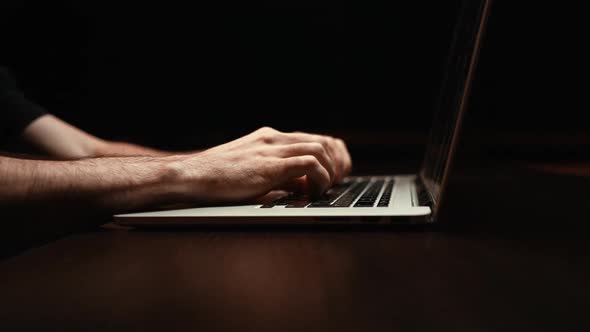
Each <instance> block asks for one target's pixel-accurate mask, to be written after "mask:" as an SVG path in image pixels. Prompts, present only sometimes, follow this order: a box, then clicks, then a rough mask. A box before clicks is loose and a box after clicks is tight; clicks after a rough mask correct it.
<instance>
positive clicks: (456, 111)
mask: <svg viewBox="0 0 590 332" xmlns="http://www.w3.org/2000/svg"><path fill="white" fill-rule="evenodd" d="M491 2H492V0H463V3H462V4H461V9H460V11H459V16H458V20H457V23H456V26H455V32H454V36H453V41H452V44H451V47H450V52H449V58H448V60H447V64H446V73H445V76H444V80H443V84H442V87H441V92H440V95H439V98H438V101H437V104H436V109H435V116H434V121H433V124H432V128H431V131H430V138H429V141H428V145H427V148H426V156H425V158H424V163H423V165H422V169H421V171H420V177H421V179H422V182H423V183H424V186H425V187H426V188H425V189H426V190H427V192H428V193H429V196H430V197H429V198H430V200H431V203H432V210H433V211H432V212H433V213H432V217H433V218H436V217H437V214H438V210H439V209H440V203H441V199H442V196H443V193H444V188H445V186H446V184H447V180H448V175H449V171H450V168H451V162H452V159H453V155H454V153H455V149H456V147H457V141H458V136H459V131H460V128H461V121H462V119H463V114H464V113H465V110H466V108H467V102H468V98H469V93H470V90H471V83H472V81H473V75H474V72H475V67H476V63H477V58H478V55H479V50H480V47H481V42H482V39H483V33H484V30H485V26H486V23H487V18H488V15H489V11H490V5H491Z"/></svg>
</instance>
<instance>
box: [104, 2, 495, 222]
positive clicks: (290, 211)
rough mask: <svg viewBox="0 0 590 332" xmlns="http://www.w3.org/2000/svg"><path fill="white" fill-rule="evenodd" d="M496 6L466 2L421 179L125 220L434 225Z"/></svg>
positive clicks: (370, 182)
mask: <svg viewBox="0 0 590 332" xmlns="http://www.w3.org/2000/svg"><path fill="white" fill-rule="evenodd" d="M491 1H492V0H463V3H462V5H461V9H460V13H459V17H458V20H457V22H456V26H455V32H454V37H453V41H452V44H451V47H450V55H449V59H448V63H447V68H446V74H445V77H444V81H443V84H442V88H441V93H440V96H439V101H438V104H437V108H438V109H437V110H435V111H436V112H435V116H434V121H433V126H432V129H431V132H430V138H429V141H428V144H427V147H426V153H425V158H424V162H423V165H422V167H421V169H420V170H419V171H418V172H417V173H416V174H401V175H389V176H362V177H359V176H357V177H355V176H351V177H347V178H345V179H344V180H343V181H342V182H341V183H340V184H337V185H336V186H334V187H332V188H330V189H329V190H328V191H327V192H326V193H325V194H324V195H323V196H321V197H319V198H317V199H315V200H310V199H309V198H306V197H298V196H296V195H294V194H290V195H286V196H284V197H280V198H278V199H277V200H274V201H271V202H266V203H264V204H259V203H258V204H247V205H226V206H208V207H195V208H183V209H169V210H159V211H148V212H139V213H128V214H119V215H115V216H114V220H115V222H116V223H117V224H119V225H124V226H136V227H142V226H144V227H145V226H176V225H244V224H252V225H261V224H262V225H264V224H270V225H272V224H276V225H289V224H301V225H316V224H318V225H319V224H322V225H323V224H331V225H342V224H347V225H350V224H372V225H393V224H429V223H434V222H436V220H437V217H438V215H439V212H440V209H441V203H442V199H443V196H444V191H445V187H446V185H447V179H448V177H449V173H450V170H451V163H452V161H453V155H454V153H455V149H456V147H457V142H458V136H459V131H460V127H461V121H462V118H463V115H464V113H465V110H466V108H467V103H468V97H469V93H470V90H471V85H472V81H473V75H474V72H475V67H476V63H477V58H478V54H479V51H480V47H481V43H482V39H483V34H484V30H485V26H486V22H487V18H488V15H489V11H490V5H491Z"/></svg>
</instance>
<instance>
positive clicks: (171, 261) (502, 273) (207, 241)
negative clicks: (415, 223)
mask: <svg viewBox="0 0 590 332" xmlns="http://www.w3.org/2000/svg"><path fill="white" fill-rule="evenodd" d="M475 178H476V179H475ZM475 178H474V176H468V175H466V176H465V177H463V178H461V179H460V180H457V181H455V185H456V186H455V187H456V188H457V190H456V191H455V192H453V193H452V195H453V197H455V199H454V201H455V203H453V200H449V205H448V213H447V214H446V215H445V219H446V220H447V221H448V222H450V223H451V224H450V225H451V226H449V227H445V228H443V229H440V230H418V231H387V230H374V231H371V230H359V229H357V230H350V229H348V230H343V229H339V230H325V229H324V230H313V229H291V230H282V231H281V230H272V229H262V230H260V229H259V230H246V229H242V230H225V231H221V230H211V229H209V230H192V231H184V232H180V231H163V232H148V231H134V230H128V229H118V228H116V227H110V226H107V227H105V228H101V229H96V230H94V231H90V232H87V233H78V234H74V235H71V236H68V237H65V238H62V239H60V240H58V241H55V242H53V243H49V244H46V245H44V246H42V247H39V248H36V249H31V250H28V251H26V252H24V253H22V254H20V255H18V256H15V257H11V258H8V259H5V260H4V261H1V262H0V330H2V331H20V330H52V331H77V330H79V331H105V330H106V331H143V330H150V331H151V330H160V331H175V330H183V331H216V330H223V331H228V330H229V331H397V330H401V331H407V330H416V331H440V330H449V331H574V330H579V331H588V330H590V322H589V321H588V320H587V317H586V315H587V311H588V308H589V306H588V301H589V300H590V288H589V286H588V280H590V264H589V257H590V256H589V255H588V254H589V253H590V249H589V247H590V245H589V241H588V229H589V228H588V226H586V225H585V224H584V223H587V222H588V217H587V216H588V214H587V212H586V213H583V212H584V211H587V207H583V208H579V209H572V211H569V212H568V213H561V212H559V213H558V212H555V208H556V206H553V207H552V206H549V205H548V204H547V203H548V202H549V201H552V202H554V205H556V204H558V201H559V200H556V199H550V200H547V199H545V200H543V197H545V198H546V197H547V196H546V195H545V194H543V193H541V192H539V191H538V190H536V189H534V188H533V189H532V191H533V194H532V195H531V196H529V197H524V198H520V200H518V197H517V196H513V197H511V196H510V194H509V193H508V194H507V193H506V192H502V191H500V190H499V189H498V188H503V189H507V187H506V186H509V185H510V184H511V183H512V185H513V186H514V183H519V185H517V187H518V188H520V189H516V190H510V191H509V192H514V193H515V194H520V191H519V190H521V191H530V190H531V189H530V187H529V188H526V187H527V186H526V185H521V184H522V183H521V182H515V181H514V179H510V178H509V177H502V176H499V175H498V176H497V177H496V178H493V181H491V183H496V187H494V186H493V185H487V186H485V187H484V186H482V185H481V183H480V180H481V178H478V177H475ZM520 179H522V178H520ZM551 179H555V178H554V177H548V178H547V179H546V180H543V181H537V180H535V181H532V182H534V183H537V184H539V186H540V187H543V186H545V187H546V188H547V189H548V190H547V191H546V192H547V193H553V194H554V195H556V196H567V195H568V193H567V192H564V191H562V190H563V188H558V187H559V186H555V185H553V184H552V180H551ZM584 181H585V182H584ZM581 182H584V183H583V186H582V183H581ZM588 182H589V181H588V179H583V178H579V177H567V178H563V179H561V178H560V179H559V180H556V183H558V184H559V185H562V184H567V185H568V186H569V185H571V184H573V188H578V189H576V190H580V191H578V192H577V195H582V194H583V193H584V192H585V193H587V191H582V188H584V189H585V188H587V187H586V185H587V184H588ZM467 184H472V186H471V187H470V186H467ZM576 184H580V186H579V187H576ZM477 188H479V190H480V191H481V192H483V193H484V194H485V193H486V192H487V193H488V194H489V193H491V194H492V196H493V194H494V193H496V194H498V193H499V195H497V196H498V197H504V198H505V199H504V200H502V202H503V203H502V204H499V201H498V200H497V198H490V197H492V196H480V195H475V194H474V192H473V191H472V190H477ZM508 189H509V188H508ZM558 190H559V191H558ZM461 193H463V195H462V194H461ZM585 195H586V196H585V197H588V195H587V194H585ZM449 197H450V196H449ZM470 197H471V200H469V199H470ZM566 198H567V199H566V200H565V202H566V203H565V204H567V205H569V206H574V207H578V206H579V205H580V203H583V201H585V200H586V199H585V198H584V197H583V195H582V196H575V195H574V196H572V197H566ZM535 200H536V201H535ZM457 201H462V202H461V203H463V206H462V208H458V207H457V205H456V203H457ZM484 201H485V203H486V204H483V205H482V204H479V205H478V204H477V203H478V202H479V203H483V202H484ZM465 204H467V206H468V207H467V208H466V207H465ZM482 206H487V208H486V207H482ZM527 206H528V207H531V206H532V207H534V209H535V211H538V212H534V213H523V211H525V209H523V207H527ZM518 207H520V208H521V209H520V211H519V210H518ZM550 211H553V212H550ZM458 221H460V222H458ZM453 225H455V226H453ZM457 225H458V226H457Z"/></svg>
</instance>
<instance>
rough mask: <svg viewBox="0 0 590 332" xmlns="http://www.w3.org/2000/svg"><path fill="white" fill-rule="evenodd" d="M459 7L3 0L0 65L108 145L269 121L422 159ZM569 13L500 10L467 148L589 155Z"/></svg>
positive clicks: (212, 136)
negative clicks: (116, 140) (114, 140)
mask: <svg viewBox="0 0 590 332" xmlns="http://www.w3.org/2000/svg"><path fill="white" fill-rule="evenodd" d="M459 3H460V1H458V0H452V1H451V0H449V1H408V2H398V1H396V2H392V1H350V2H341V1H339V2H328V1H296V2H295V1H268V2H248V3H247V4H244V3H243V2H242V3H228V2H218V3H217V4H216V5H208V6H202V5H200V6H195V5H194V4H193V3H190V2H188V3H187V2H180V1H167V2H165V3H155V4H147V3H141V4H137V3H134V2H131V1H116V2H112V1H63V0H62V1H48V2H45V1H3V2H2V5H1V6H2V8H1V9H0V22H1V23H0V24H1V26H0V29H1V34H2V36H1V37H2V39H1V40H2V44H1V47H2V48H1V52H0V64H2V65H5V66H8V67H10V68H11V69H12V71H13V72H14V74H15V76H16V77H17V78H18V80H19V83H20V85H21V87H22V88H23V89H24V91H25V93H26V95H27V96H28V97H29V98H31V99H33V100H35V101H37V102H38V103H40V104H41V105H43V106H45V107H46V108H47V109H48V110H49V111H50V112H52V113H54V114H56V115H58V116H60V117H62V118H64V119H65V120H67V121H69V122H71V123H74V124H75V125H78V126H80V127H82V128H83V129H85V130H87V131H90V132H92V133H94V134H96V135H99V136H101V137H105V138H111V139H121V140H130V141H134V142H138V143H143V144H148V145H151V146H156V147H160V148H169V149H189V148H200V147H206V146H210V145H212V144H217V143H221V142H224V141H227V140H229V139H232V138H235V137H237V136H239V135H242V134H245V133H248V132H250V131H252V130H254V129H256V128H258V127H260V126H263V125H269V126H272V127H275V128H277V129H281V130H303V131H321V132H326V133H330V134H334V135H338V136H342V137H344V138H345V139H347V141H348V142H349V144H350V148H351V150H352V152H353V157H355V158H356V159H357V160H359V159H361V160H370V159H371V158H375V157H374V156H375V154H374V152H377V151H379V150H380V151H385V152H386V154H385V155H386V156H389V157H391V158H392V159H396V158H399V159H411V160H419V159H420V158H421V155H422V149H421V147H422V145H423V143H424V141H425V135H426V134H427V132H428V129H429V127H430V118H431V111H432V109H433V105H434V103H435V96H436V94H437V89H438V84H439V82H440V81H441V78H442V74H443V64H444V62H445V56H446V52H447V49H448V46H449V40H450V37H451V32H452V28H453V25H454V23H455V19H456V13H457V8H458V5H459ZM577 12H580V10H579V9H576V8H573V7H571V5H566V4H561V3H559V4H558V3H545V2H543V3H539V2H526V1H525V2H522V1H518V2H514V1H506V0H498V1H496V3H495V7H494V8H493V11H492V16H491V18H490V25H489V29H488V35H487V37H488V38H487V39H486V42H485V44H484V49H483V50H482V56H481V62H480V66H479V71H478V74H477V76H476V82H475V86H474V94H473V98H472V104H471V109H470V112H469V113H468V116H467V126H466V128H465V135H464V139H463V144H464V145H466V146H468V147H469V149H470V150H471V151H474V152H479V153H485V154H486V155H488V156H492V157H494V158H508V159H587V157H588V156H589V155H590V154H589V153H588V150H590V149H589V143H590V138H589V135H588V130H587V129H588V122H587V120H586V116H585V113H586V112H587V110H588V107H587V103H586V102H581V100H582V99H583V97H584V95H585V91H584V90H585V88H583V87H584V86H586V84H585V83H584V82H585V81H586V80H587V77H586V76H585V74H584V73H583V72H584V71H583V70H582V67H583V66H582V64H583V60H582V59H583V58H584V56H583V55H582V54H581V53H580V51H579V49H580V48H581V47H578V45H579V44H580V43H582V41H583V40H584V39H582V37H583V28H584V26H585V23H583V20H581V18H577V17H576V16H580V15H578V14H576V13H577ZM350 112H352V115H350V116H349V115H345V114H349V113H350ZM388 118H392V119H393V120H388ZM378 157H379V158H384V155H383V154H380V155H379V156H378Z"/></svg>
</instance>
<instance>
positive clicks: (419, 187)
mask: <svg viewBox="0 0 590 332" xmlns="http://www.w3.org/2000/svg"><path fill="white" fill-rule="evenodd" d="M416 195H417V196H418V203H419V204H420V206H428V207H430V208H431V209H432V208H433V207H434V198H433V197H432V194H431V193H430V190H428V188H426V185H424V181H422V176H419V177H418V178H417V179H416Z"/></svg>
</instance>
